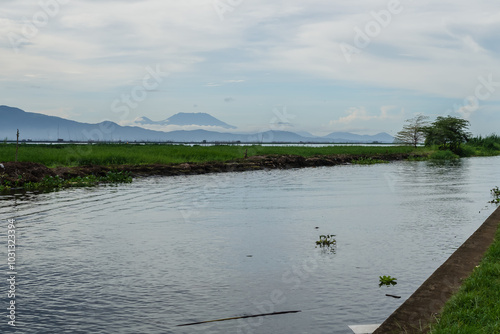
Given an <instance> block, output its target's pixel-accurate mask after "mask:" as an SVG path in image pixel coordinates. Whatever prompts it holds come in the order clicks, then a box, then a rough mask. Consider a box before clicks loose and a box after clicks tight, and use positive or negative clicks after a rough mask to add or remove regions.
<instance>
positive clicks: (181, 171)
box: [0, 152, 425, 188]
mask: <svg viewBox="0 0 500 334" xmlns="http://www.w3.org/2000/svg"><path fill="white" fill-rule="evenodd" d="M423 155H425V154H418V153H413V152H412V153H377V154H371V155H366V154H337V155H317V156H309V157H304V156H300V155H256V156H251V157H247V158H242V159H236V160H229V161H206V162H183V163H170V164H160V163H156V164H119V165H115V164H108V165H95V164H89V165H83V166H58V167H53V168H49V167H47V166H46V165H43V164H41V163H36V162H4V163H3V164H2V165H3V167H1V166H0V186H2V185H3V186H4V187H5V186H6V185H8V186H11V187H14V188H23V186H24V185H26V184H31V183H40V182H42V181H43V180H44V179H46V178H47V177H52V178H54V177H57V178H60V179H62V180H70V179H74V178H83V177H86V176H88V175H94V176H97V177H104V176H106V175H107V174H108V173H109V172H113V173H128V175H130V176H132V177H141V176H175V175H195V174H207V173H223V172H243V171H254V170H269V169H290V168H303V167H320V166H335V165H341V164H348V163H359V164H372V163H380V162H389V161H396V160H404V159H408V158H414V159H415V158H419V157H422V156H423Z"/></svg>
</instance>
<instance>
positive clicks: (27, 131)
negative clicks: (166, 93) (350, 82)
mask: <svg viewBox="0 0 500 334" xmlns="http://www.w3.org/2000/svg"><path fill="white" fill-rule="evenodd" d="M139 122H143V123H139ZM148 122H149V123H148ZM162 122H166V123H165V124H169V125H172V124H175V125H204V126H207V125H208V126H219V127H224V128H228V127H229V128H234V127H233V126H231V125H229V124H227V123H224V122H222V121H220V120H218V119H216V118H215V117H212V116H211V115H209V114H205V113H191V114H189V113H180V114H176V115H174V116H172V117H170V118H167V119H166V120H164V121H160V122H154V121H152V120H150V119H149V118H147V117H141V118H140V119H139V120H136V123H138V124H143V125H146V124H149V125H151V124H159V123H162ZM162 124H163V123H162ZM16 129H19V131H20V140H33V141H46V140H49V141H58V140H59V141H85V142H87V141H155V142H187V143H189V142H191V143H201V142H203V141H207V142H238V141H239V142H252V143H272V142H285V143H286V142H289V143H299V142H304V143H308V142H316V143H373V142H379V143H392V142H393V140H394V138H393V137H392V136H390V135H389V134H387V133H384V132H383V133H379V134H377V135H373V136H366V135H364V136H363V135H357V134H352V133H348V132H333V133H331V134H329V135H327V136H324V137H316V136H313V135H311V134H309V133H301V134H302V135H301V134H297V133H293V132H289V131H265V132H259V133H250V134H241V133H222V132H216V131H207V130H190V131H187V130H178V131H170V132H163V131H154V130H148V129H144V128H142V127H139V126H120V125H118V124H116V123H114V122H110V121H105V122H101V123H97V124H89V123H80V122H76V121H72V120H68V119H64V118H60V117H55V116H48V115H43V114H37V113H31V112H25V111H23V110H21V109H18V108H12V107H8V106H0V140H1V139H4V138H7V140H15V139H16Z"/></svg>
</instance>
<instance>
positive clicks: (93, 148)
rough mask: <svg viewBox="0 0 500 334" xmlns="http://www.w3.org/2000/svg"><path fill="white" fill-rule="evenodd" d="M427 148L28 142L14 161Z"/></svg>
mask: <svg viewBox="0 0 500 334" xmlns="http://www.w3.org/2000/svg"><path fill="white" fill-rule="evenodd" d="M15 150H16V145H15V144H0V162H7V161H14V159H15ZM427 151H428V149H424V148H418V149H416V150H415V149H414V148H412V147H408V146H329V147H304V146H288V147H284V146H281V147H280V146H260V145H254V146H230V145H220V146H184V145H131V144H96V145H77V144H68V145H30V144H24V145H20V146H19V152H18V161H30V162H37V163H41V164H44V165H46V166H48V167H56V166H82V165H88V164H94V165H117V164H155V163H159V164H169V163H183V162H208V161H228V160H234V159H240V158H243V157H244V156H245V152H247V154H248V156H249V157H250V156H254V155H269V154H278V155H282V154H290V155H300V156H304V157H309V156H314V155H333V154H351V155H360V156H361V155H370V156H373V155H376V154H395V153H410V152H417V153H419V154H425V153H426V152H427Z"/></svg>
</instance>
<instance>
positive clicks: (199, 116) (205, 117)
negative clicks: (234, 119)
mask: <svg viewBox="0 0 500 334" xmlns="http://www.w3.org/2000/svg"><path fill="white" fill-rule="evenodd" d="M134 123H136V124H139V125H179V126H189V125H195V126H216V127H221V128H224V129H236V127H235V126H232V125H229V124H227V123H225V122H223V121H221V120H219V119H217V118H215V117H213V116H212V115H210V114H207V113H204V112H199V113H187V112H180V113H177V114H175V115H173V116H170V117H169V118H167V119H165V120H163V121H153V120H151V119H150V118H148V117H146V116H142V117H138V118H136V119H135V120H134Z"/></svg>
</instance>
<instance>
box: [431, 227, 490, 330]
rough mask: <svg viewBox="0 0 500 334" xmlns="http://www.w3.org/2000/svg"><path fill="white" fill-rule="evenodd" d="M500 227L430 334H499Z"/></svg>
mask: <svg viewBox="0 0 500 334" xmlns="http://www.w3.org/2000/svg"><path fill="white" fill-rule="evenodd" d="M499 300H500V226H499V227H498V229H497V232H496V234H495V240H494V241H493V244H492V245H491V246H490V248H489V249H488V250H487V251H486V253H485V255H484V257H483V259H482V261H481V263H480V264H479V265H478V266H477V267H476V268H475V269H474V271H473V272H472V274H471V275H470V276H469V277H468V278H467V279H466V280H465V281H464V282H463V284H462V286H461V287H460V290H459V291H458V292H457V293H456V294H455V295H453V297H451V298H450V300H448V302H447V303H446V304H445V306H444V309H443V312H442V313H441V314H440V315H439V316H438V317H437V319H436V324H434V325H432V330H431V331H430V333H431V334H459V333H485V334H486V333H488V334H489V333H500V304H499V303H498V301H499Z"/></svg>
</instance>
